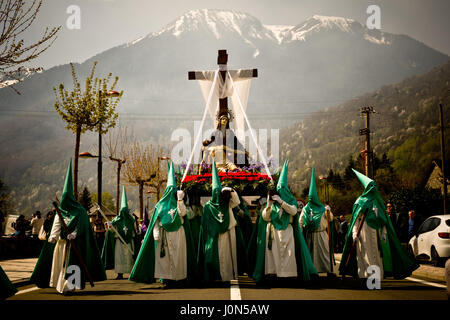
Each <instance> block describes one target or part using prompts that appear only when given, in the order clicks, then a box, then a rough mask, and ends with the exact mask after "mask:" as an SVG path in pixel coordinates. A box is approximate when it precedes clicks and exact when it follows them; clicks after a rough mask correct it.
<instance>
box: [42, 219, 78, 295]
mask: <svg viewBox="0 0 450 320" xmlns="http://www.w3.org/2000/svg"><path fill="white" fill-rule="evenodd" d="M64 221H65V222H66V223H68V221H69V219H67V218H65V219H64ZM60 234H61V220H60V219H59V215H56V217H55V220H54V222H53V227H52V230H51V232H50V237H49V238H48V242H50V243H55V242H56V246H55V250H54V251H53V260H52V270H51V274H50V283H49V286H50V287H56V291H58V292H59V293H65V292H68V291H73V290H75V288H74V287H71V288H69V285H68V282H67V280H66V279H65V278H64V277H65V273H66V268H67V263H68V261H69V250H70V241H66V240H62V239H61V237H60ZM71 234H72V235H73V236H76V234H77V230H76V229H75V231H74V232H72V233H71Z"/></svg>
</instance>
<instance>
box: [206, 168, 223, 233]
mask: <svg viewBox="0 0 450 320" xmlns="http://www.w3.org/2000/svg"><path fill="white" fill-rule="evenodd" d="M211 176H212V177H211V178H212V179H211V180H212V181H211V189H212V197H211V199H210V200H209V201H208V202H207V203H206V204H205V206H204V207H203V213H202V216H205V217H209V218H210V219H211V224H213V223H214V224H216V225H215V227H217V231H218V232H219V233H224V232H225V231H227V230H228V225H229V222H230V211H229V210H230V209H229V207H230V202H229V201H223V199H222V197H221V196H220V194H221V192H222V184H221V183H220V177H219V173H218V172H217V168H216V163H215V162H214V160H213V163H212V169H211ZM206 219H208V218H206Z"/></svg>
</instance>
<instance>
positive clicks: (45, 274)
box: [30, 218, 55, 288]
mask: <svg viewBox="0 0 450 320" xmlns="http://www.w3.org/2000/svg"><path fill="white" fill-rule="evenodd" d="M54 221H55V218H53V220H52V227H53V222H54ZM52 227H50V231H51V230H52ZM49 236H50V233H49V234H47V239H48V237H49ZM54 250H55V243H50V242H48V240H45V241H44V245H43V246H42V249H41V253H40V254H39V258H38V261H37V262H36V265H35V266H34V270H33V273H32V274H31V277H30V282H31V283H34V284H35V285H36V286H37V287H38V288H48V287H49V284H50V274H51V271H52V261H53V252H54Z"/></svg>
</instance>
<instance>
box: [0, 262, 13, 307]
mask: <svg viewBox="0 0 450 320" xmlns="http://www.w3.org/2000/svg"><path fill="white" fill-rule="evenodd" d="M16 292H17V289H16V287H15V286H14V285H13V284H12V282H11V280H9V278H8V276H7V275H6V273H5V271H3V269H2V267H1V266H0V300H5V299H6V298H9V297H11V296H13V295H15V294H16ZM5 316H6V315H5Z"/></svg>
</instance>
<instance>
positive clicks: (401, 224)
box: [397, 212, 409, 243]
mask: <svg viewBox="0 0 450 320" xmlns="http://www.w3.org/2000/svg"><path fill="white" fill-rule="evenodd" d="M408 220H409V218H408V214H407V213H405V212H403V213H399V215H398V217H397V236H398V239H399V240H400V242H401V243H407V242H408V240H409V239H408Z"/></svg>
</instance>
